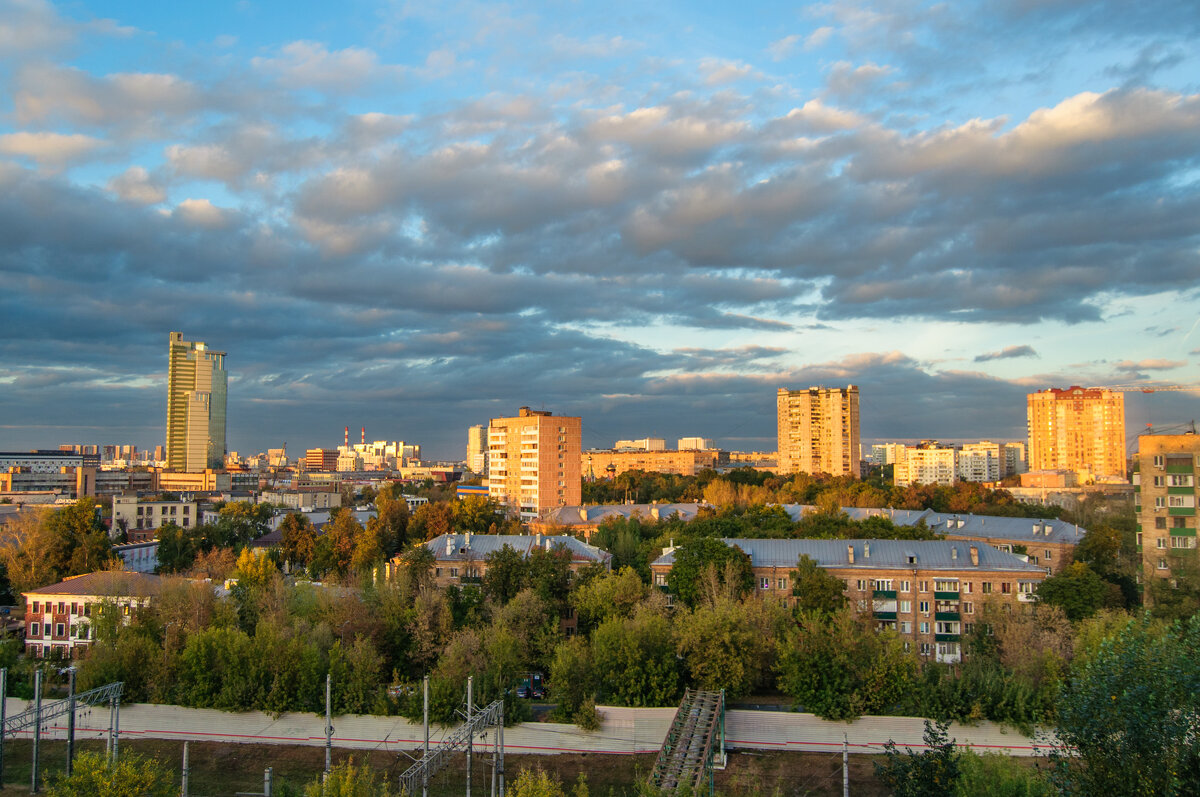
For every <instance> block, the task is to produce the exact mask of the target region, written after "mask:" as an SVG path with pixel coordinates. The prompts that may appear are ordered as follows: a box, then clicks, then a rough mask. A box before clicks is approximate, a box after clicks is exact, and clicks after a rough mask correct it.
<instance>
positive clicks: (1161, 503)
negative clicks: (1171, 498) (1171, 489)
mask: <svg viewBox="0 0 1200 797" xmlns="http://www.w3.org/2000/svg"><path fill="white" fill-rule="evenodd" d="M1166 505H1167V501H1166V498H1165V497H1163V496H1161V495H1156V496H1154V508H1155V509H1162V508H1163V507H1165V506H1166Z"/></svg>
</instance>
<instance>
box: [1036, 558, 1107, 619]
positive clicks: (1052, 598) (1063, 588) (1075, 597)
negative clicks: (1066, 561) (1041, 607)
mask: <svg viewBox="0 0 1200 797" xmlns="http://www.w3.org/2000/svg"><path fill="white" fill-rule="evenodd" d="M1104 594H1105V590H1104V582H1103V580H1101V578H1100V576H1098V575H1096V573H1095V572H1094V571H1093V570H1092V569H1091V568H1090V567H1088V566H1087V565H1086V564H1084V563H1083V562H1072V563H1071V564H1070V565H1068V566H1067V567H1066V568H1065V569H1064V570H1063V571H1062V572H1061V573H1059V574H1058V575H1056V576H1050V578H1047V579H1046V580H1045V581H1043V582H1042V583H1041V584H1039V585H1038V590H1037V595H1038V600H1040V601H1041V602H1043V603H1046V604H1049V605H1051V606H1059V607H1061V608H1062V610H1063V611H1064V612H1066V613H1067V617H1069V618H1070V619H1071V620H1073V621H1075V620H1082V619H1083V618H1085V617H1091V616H1092V615H1093V614H1095V613H1096V612H1097V611H1099V609H1100V608H1101V606H1103V605H1104Z"/></svg>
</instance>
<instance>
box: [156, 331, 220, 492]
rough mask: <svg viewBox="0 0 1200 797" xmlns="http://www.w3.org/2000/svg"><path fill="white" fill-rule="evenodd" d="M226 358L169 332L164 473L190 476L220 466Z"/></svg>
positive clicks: (177, 333) (199, 343)
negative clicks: (178, 473) (166, 469)
mask: <svg viewBox="0 0 1200 797" xmlns="http://www.w3.org/2000/svg"><path fill="white" fill-rule="evenodd" d="M227 389H228V379H227V376H226V373H225V352H223V351H213V350H211V349H209V348H208V346H207V345H205V344H204V343H203V342H200V341H187V340H184V339H183V333H181V332H172V333H171V336H170V348H169V356H168V360H167V450H166V455H167V467H168V468H170V469H171V470H177V471H184V472H188V473H193V472H196V471H202V470H204V469H205V468H220V467H222V466H223V465H224V464H225V453H226V449H225V399H226V391H227Z"/></svg>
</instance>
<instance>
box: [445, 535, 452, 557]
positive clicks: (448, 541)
mask: <svg viewBox="0 0 1200 797" xmlns="http://www.w3.org/2000/svg"><path fill="white" fill-rule="evenodd" d="M452 553H454V535H453V534H447V535H446V556H449V555H450V554H452Z"/></svg>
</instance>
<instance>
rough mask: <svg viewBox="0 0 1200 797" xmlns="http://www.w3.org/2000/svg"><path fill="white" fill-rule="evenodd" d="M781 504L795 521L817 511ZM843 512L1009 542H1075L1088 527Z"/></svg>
mask: <svg viewBox="0 0 1200 797" xmlns="http://www.w3.org/2000/svg"><path fill="white" fill-rule="evenodd" d="M782 506H783V508H784V510H786V511H787V513H788V514H789V515H790V516H791V518H792V520H800V518H801V517H803V516H804V515H807V514H810V513H812V512H815V511H816V510H817V507H815V506H811V505H809V504H783V505H782ZM842 511H843V512H845V513H846V514H847V515H849V516H850V519H851V520H864V519H866V518H868V517H886V518H890V519H891V521H892V522H893V523H895V524H896V525H897V526H915V525H917V523H919V522H920V521H922V520H924V521H925V525H926V526H928V527H929V528H930V530H932V531H936V532H938V533H939V534H949V535H953V536H956V537H977V538H979V539H987V540H993V539H994V540H1004V541H1006V542H1024V543H1037V542H1044V541H1047V540H1049V541H1050V542H1068V543H1075V542H1079V540H1081V539H1082V538H1083V535H1085V534H1087V529H1084V528H1081V527H1080V526H1078V525H1076V524H1074V523H1067V522H1066V521H1064V520H1055V519H1053V518H1050V519H1042V518H1027V517H1004V516H1002V515H973V514H971V513H969V512H935V511H934V510H932V509H892V508H890V507H885V508H880V509H876V508H864V507H856V506H844V507H842Z"/></svg>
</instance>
